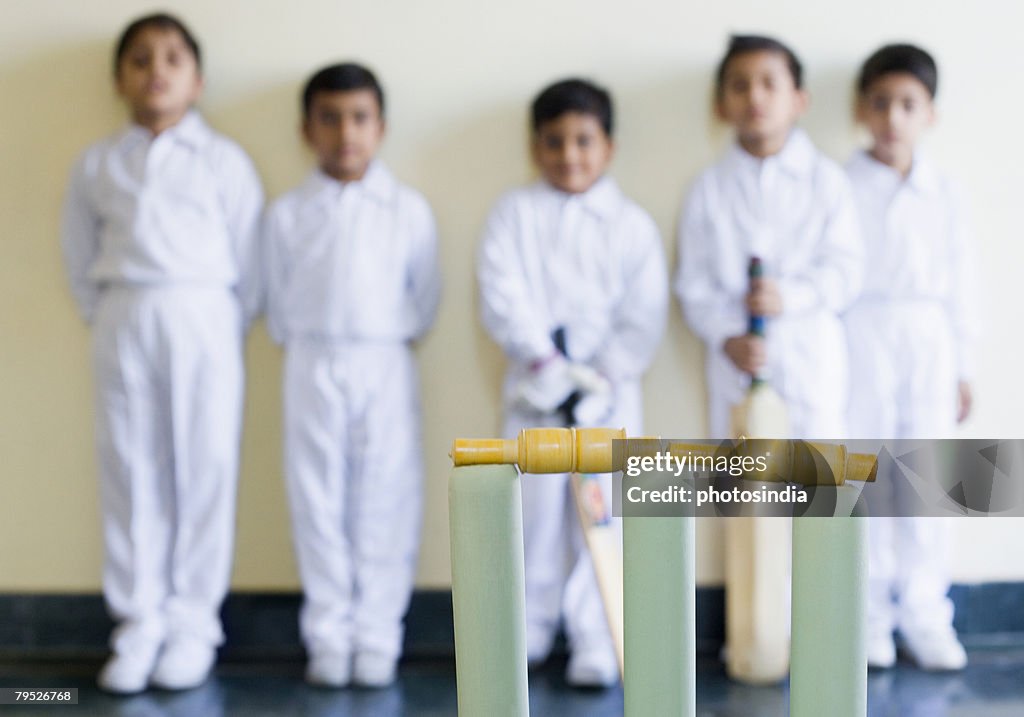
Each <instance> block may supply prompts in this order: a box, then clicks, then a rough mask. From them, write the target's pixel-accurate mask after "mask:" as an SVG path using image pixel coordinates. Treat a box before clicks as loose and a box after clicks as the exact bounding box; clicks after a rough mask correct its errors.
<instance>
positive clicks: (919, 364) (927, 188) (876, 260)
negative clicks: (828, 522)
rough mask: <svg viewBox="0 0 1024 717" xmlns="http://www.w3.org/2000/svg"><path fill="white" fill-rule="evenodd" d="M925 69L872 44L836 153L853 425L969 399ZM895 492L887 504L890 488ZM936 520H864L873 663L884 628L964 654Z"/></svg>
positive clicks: (871, 429)
mask: <svg viewBox="0 0 1024 717" xmlns="http://www.w3.org/2000/svg"><path fill="white" fill-rule="evenodd" d="M937 83H938V71H937V68H936V66H935V61H934V60H933V59H932V57H931V56H930V55H929V54H928V53H927V52H925V51H924V50H922V49H920V48H918V47H914V46H912V45H889V46H886V47H883V48H881V49H880V50H878V51H877V52H876V53H874V54H873V55H872V56H871V57H870V58H868V60H867V61H865V63H864V66H863V67H862V69H861V73H860V78H859V81H858V102H857V119H858V121H859V122H860V123H861V124H863V125H864V126H865V127H866V128H867V129H868V130H869V132H870V133H871V136H872V145H871V148H870V149H869V150H867V151H862V152H858V153H856V154H855V155H854V156H853V157H852V158H851V159H850V161H849V163H848V164H847V166H846V171H847V174H848V175H849V177H850V181H851V183H852V185H853V189H854V194H855V196H856V198H857V204H858V208H859V210H860V220H861V225H862V226H863V229H864V238H865V243H866V248H867V256H866V264H865V266H866V267H867V269H868V270H867V272H866V275H865V282H864V293H863V294H862V295H861V297H860V298H859V299H858V300H857V302H856V303H855V304H854V305H853V307H852V308H851V309H850V310H849V312H848V313H847V314H846V316H845V321H846V328H847V331H848V335H849V343H850V356H851V363H850V368H851V381H852V382H853V384H854V385H855V386H856V387H857V390H856V391H854V392H852V393H851V395H850V413H849V420H850V431H851V436H852V437H853V438H863V439H882V440H885V439H912V438H913V439H916V438H932V439H941V438H950V437H952V436H953V435H955V431H956V424H957V422H958V421H962V420H963V419H964V418H966V417H967V414H968V413H969V411H970V406H971V391H970V383H969V380H970V377H971V373H972V369H973V366H972V353H973V344H974V340H975V338H976V330H975V326H976V325H977V319H978V317H977V315H976V311H975V309H974V307H973V300H974V287H973V283H972V265H973V261H972V256H971V252H970V248H969V241H968V238H969V231H968V228H967V221H966V218H965V211H964V205H963V201H962V200H961V197H960V193H959V192H958V191H957V189H956V188H955V187H954V185H953V184H952V183H951V182H950V181H949V180H948V179H947V178H946V177H945V176H944V175H942V174H941V173H940V172H939V171H938V169H936V168H935V167H934V166H933V165H932V164H931V162H929V161H928V159H927V158H926V157H924V156H922V154H921V152H920V151H919V147H918V142H919V140H920V139H921V137H922V136H923V134H924V132H925V131H926V130H927V128H928V127H929V126H931V124H932V123H933V122H934V119H935V110H934V106H933V99H934V96H935V90H936V86H937ZM883 487H884V484H879V488H880V489H881V488H883ZM893 500H894V501H897V503H894V505H898V501H899V496H898V495H895V496H893ZM897 509H898V508H897ZM947 530H948V525H947V524H946V523H945V521H943V520H942V519H939V518H922V517H897V518H890V517H876V518H873V519H872V520H871V526H870V533H869V535H870V543H869V545H870V552H869V575H870V581H869V590H868V595H869V600H868V622H869V635H868V663H869V664H870V665H871V666H873V667H890V666H892V665H893V663H894V662H895V660H896V651H895V646H894V643H893V631H894V630H896V629H898V630H899V631H900V633H901V635H902V637H903V640H904V644H905V645H906V647H907V649H908V651H909V652H910V655H911V656H912V657H913V659H914V660H915V661H916V662H917V663H918V665H920V666H921V667H922V668H924V669H932V670H952V669H960V668H962V667H964V666H965V665H966V663H967V655H966V653H965V652H964V650H963V647H962V646H961V645H960V643H959V641H958V640H957V638H956V633H955V632H954V631H953V627H952V621H953V605H952V603H951V601H950V600H949V599H948V598H947V597H946V594H947V592H948V591H949V573H948V568H947V565H946V558H945V543H946V532H947Z"/></svg>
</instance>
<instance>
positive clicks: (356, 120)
mask: <svg viewBox="0 0 1024 717" xmlns="http://www.w3.org/2000/svg"><path fill="white" fill-rule="evenodd" d="M302 133H303V136H304V137H305V138H306V142H308V143H309V146H310V148H311V149H312V150H313V153H314V154H316V157H317V162H318V163H319V165H320V169H322V170H323V171H324V173H325V174H327V175H329V176H331V177H334V178H335V179H337V180H339V181H342V182H352V181H356V180H359V179H362V178H363V175H364V174H366V168H367V167H369V166H370V161H371V160H372V159H373V157H374V155H375V154H376V153H377V147H378V146H379V145H380V141H381V139H383V137H384V118H383V117H381V114H380V105H379V104H378V103H377V95H376V94H374V92H373V90H369V89H359V90H344V91H336V92H317V93H316V94H315V95H313V101H312V103H311V105H310V108H309V115H308V116H307V117H306V119H305V120H304V121H303V123H302Z"/></svg>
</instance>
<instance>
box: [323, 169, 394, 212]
mask: <svg viewBox="0 0 1024 717" xmlns="http://www.w3.org/2000/svg"><path fill="white" fill-rule="evenodd" d="M309 184H310V187H311V188H312V190H313V191H314V192H320V191H330V192H340V191H342V190H343V189H344V188H345V187H347V186H352V187H358V188H359V189H360V190H361V191H362V192H364V193H365V194H366V195H367V196H368V197H371V198H372V199H374V200H376V201H378V202H380V203H381V204H384V203H387V202H388V201H390V200H391V198H392V196H393V195H394V193H395V186H396V184H397V181H396V180H395V177H394V175H393V174H391V171H390V170H389V169H388V168H387V167H385V166H384V163H383V162H381V161H380V160H376V159H375V160H373V161H371V162H370V166H368V167H367V168H366V174H364V175H363V178H362V179H358V180H356V181H354V182H340V181H338V180H337V179H335V178H334V177H331V176H329V175H327V174H325V173H324V171H323V170H322V169H320V168H317V169H314V170H313V172H312V174H311V175H310V178H309Z"/></svg>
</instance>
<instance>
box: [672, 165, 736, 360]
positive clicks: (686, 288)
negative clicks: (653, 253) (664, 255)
mask: <svg viewBox="0 0 1024 717" xmlns="http://www.w3.org/2000/svg"><path fill="white" fill-rule="evenodd" d="M706 192H707V190H706V189H705V187H704V183H703V181H700V180H698V183H697V184H696V186H695V187H694V188H693V190H692V191H691V192H690V196H689V197H688V198H687V200H686V202H685V204H684V207H683V211H682V214H681V216H680V219H679V237H678V254H679V256H678V260H677V261H678V267H677V269H676V276H675V281H674V285H673V288H674V290H675V294H676V296H677V297H678V299H679V303H680V306H681V307H682V309H683V315H684V316H685V317H686V322H687V323H688V324H689V326H690V328H691V329H692V330H693V332H694V333H695V334H697V336H699V337H700V338H701V339H703V340H704V342H705V343H706V344H707V345H708V347H709V348H711V349H714V350H721V348H722V345H723V344H724V343H725V341H726V339H729V338H731V337H733V336H740V335H742V334H744V333H746V330H747V314H746V309H745V308H744V307H743V305H742V302H741V301H740V300H738V299H737V298H736V297H734V296H732V295H731V293H730V292H729V291H728V290H727V289H726V288H725V287H724V286H722V285H721V283H720V282H719V279H718V276H717V271H716V267H715V264H714V254H715V250H716V246H715V242H716V241H717V239H716V233H715V229H714V225H713V223H712V219H711V216H710V212H709V207H708V201H709V200H708V197H707V193H706Z"/></svg>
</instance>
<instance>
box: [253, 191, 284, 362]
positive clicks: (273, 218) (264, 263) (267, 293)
mask: <svg viewBox="0 0 1024 717" xmlns="http://www.w3.org/2000/svg"><path fill="white" fill-rule="evenodd" d="M280 213H281V212H280V211H279V209H278V205H274V206H271V207H270V208H269V209H268V210H267V212H266V214H265V216H264V217H263V223H262V231H261V233H260V234H261V236H260V245H261V249H262V252H261V254H262V257H261V260H260V262H259V264H261V273H262V275H261V278H260V279H259V285H260V286H262V287H263V295H264V301H265V311H266V322H267V333H269V334H270V338H271V339H273V340H274V341H275V342H276V343H278V344H283V343H284V342H285V339H287V338H288V332H287V320H286V319H287V313H286V311H285V305H284V304H285V289H286V287H287V285H288V277H289V273H290V269H291V267H290V265H289V262H288V252H287V251H286V243H285V235H284V232H283V230H282V229H281V223H280V220H279V218H278V217H279V215H280Z"/></svg>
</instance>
